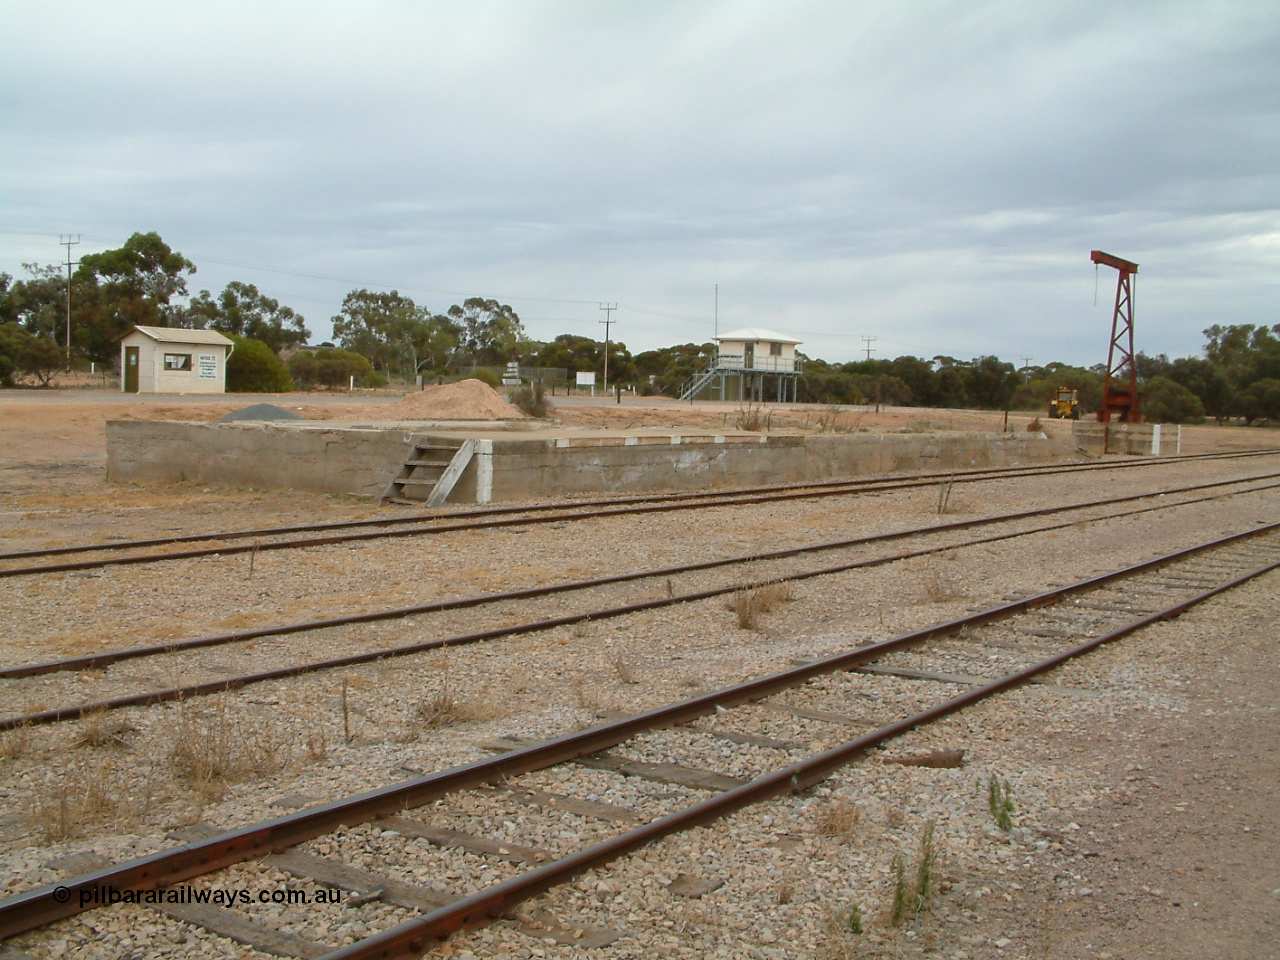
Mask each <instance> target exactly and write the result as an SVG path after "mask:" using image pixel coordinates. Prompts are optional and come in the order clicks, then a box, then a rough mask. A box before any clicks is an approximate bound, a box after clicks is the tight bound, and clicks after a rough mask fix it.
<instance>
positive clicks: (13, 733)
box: [0, 723, 31, 760]
mask: <svg viewBox="0 0 1280 960" xmlns="http://www.w3.org/2000/svg"><path fill="white" fill-rule="evenodd" d="M30 752H31V725H30V724H28V723H20V724H18V725H17V726H16V727H14V728H13V729H11V730H5V731H3V732H0V760H21V759H22V758H23V757H25V756H26V755H27V754H28V753H30Z"/></svg>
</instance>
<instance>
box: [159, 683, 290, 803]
mask: <svg viewBox="0 0 1280 960" xmlns="http://www.w3.org/2000/svg"><path fill="white" fill-rule="evenodd" d="M176 720H177V722H176V723H175V724H174V725H173V738H172V741H171V742H170V745H169V758H168V759H169V768H170V770H171V771H172V773H173V775H174V778H175V779H176V780H178V781H179V782H182V783H186V784H188V785H189V786H190V787H192V788H193V789H195V790H196V791H197V792H199V793H200V794H201V795H202V796H204V797H206V798H209V799H217V798H220V797H221V796H222V795H223V794H224V793H225V791H226V786H227V784H228V783H234V782H237V781H241V780H248V779H250V778H252V777H255V776H266V775H268V774H272V773H275V772H276V771H278V770H281V769H283V768H284V767H285V766H286V765H287V764H288V763H289V760H290V758H291V753H292V751H291V750H290V748H289V745H288V744H287V743H285V742H284V740H283V739H281V738H280V737H279V736H277V735H276V734H275V733H274V732H273V731H271V730H270V729H269V728H268V727H267V726H265V725H263V724H261V723H258V722H257V721H253V720H250V719H248V718H237V719H233V718H231V717H230V716H229V714H228V713H227V704H226V701H225V700H223V699H218V700H217V701H215V702H214V703H213V704H212V706H211V707H206V708H204V709H200V710H197V709H196V708H195V707H193V706H192V705H191V704H190V703H186V702H180V703H179V704H178V715H177V718H176Z"/></svg>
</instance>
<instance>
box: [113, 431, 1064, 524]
mask: <svg viewBox="0 0 1280 960" xmlns="http://www.w3.org/2000/svg"><path fill="white" fill-rule="evenodd" d="M430 435H431V434H430V433H429V432H428V431H426V430H424V431H422V432H417V431H414V430H406V429H403V428H390V427H388V428H378V427H376V426H371V425H364V424H362V425H360V426H350V425H347V426H343V425H340V424H335V423H328V424H314V423H309V424H298V423H292V422H290V423H258V422H240V423H185V422H178V421H162V420H113V421H110V422H108V424H107V476H108V479H110V480H113V481H117V482H120V481H128V480H149V481H164V480H169V481H174V480H180V479H184V478H185V479H188V480H199V481H201V482H204V483H217V484H221V485H227V486H253V487H267V488H276V489H296V490H308V491H312V492H316V493H345V494H354V495H358V496H369V497H376V496H380V495H381V494H382V492H383V491H384V490H385V489H386V486H387V483H388V481H389V480H390V479H391V478H392V477H393V476H395V475H396V473H397V471H398V470H399V469H400V466H401V465H402V463H403V462H404V459H405V455H406V454H407V452H408V450H409V448H410V445H411V444H412V443H413V442H414V441H415V440H418V439H422V438H425V437H429V436H430ZM1058 455H1059V453H1058V450H1057V449H1055V447H1054V446H1053V444H1051V443H1050V442H1049V441H1048V440H1047V439H1046V438H1045V436H1044V434H1040V433H1036V434H1026V433H1021V434H890V435H883V436H881V435H871V434H861V435H849V436H843V435H831V436H816V437H801V436H763V437H762V436H757V435H746V436H741V435H739V436H723V437H713V436H697V437H694V436H680V435H676V436H657V437H655V436H641V437H636V436H620V435H610V436H607V437H600V436H596V437H578V436H574V435H571V434H566V435H565V436H563V437H559V438H554V437H553V438H546V437H538V438H518V437H502V438H487V439H486V438H478V439H477V441H476V453H475V456H474V457H473V458H472V462H471V464H470V465H469V466H468V467H467V469H466V471H465V473H464V474H463V475H462V478H461V479H460V481H459V482H458V484H457V486H456V487H455V488H454V490H453V493H452V494H451V495H450V497H449V501H450V502H451V503H489V502H491V501H506V500H527V499H539V498H554V497H559V496H565V495H571V494H599V493H646V492H652V491H661V490H682V491H697V490H706V489H711V488H714V487H740V486H755V485H762V484H771V483H792V482H801V481H806V480H826V479H831V478H834V477H848V476H858V475H866V474H880V473H890V472H894V471H912V470H925V471H928V470H953V469H954V470H960V469H966V468H972V467H1001V466H1010V465H1013V464H1026V463H1039V462H1045V461H1049V460H1053V459H1055V458H1056V456H1058Z"/></svg>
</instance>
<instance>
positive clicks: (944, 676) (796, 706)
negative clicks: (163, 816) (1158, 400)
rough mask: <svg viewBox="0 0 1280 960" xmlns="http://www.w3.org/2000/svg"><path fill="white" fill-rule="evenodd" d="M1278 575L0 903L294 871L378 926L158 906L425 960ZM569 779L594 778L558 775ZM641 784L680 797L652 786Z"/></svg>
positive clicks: (1078, 594)
mask: <svg viewBox="0 0 1280 960" xmlns="http://www.w3.org/2000/svg"><path fill="white" fill-rule="evenodd" d="M1278 566H1280V524H1266V525H1263V526H1260V527H1258V528H1256V529H1252V530H1247V531H1244V532H1241V533H1236V534H1233V535H1230V536H1226V537H1221V538H1218V539H1215V540H1211V541H1207V542H1203V543H1199V544H1196V545H1194V546H1191V547H1188V548H1185V549H1182V550H1178V551H1176V552H1173V553H1169V554H1166V555H1164V556H1161V557H1158V558H1154V559H1151V560H1148V561H1145V562H1142V563H1138V564H1134V565H1132V566H1128V567H1125V568H1122V569H1119V570H1115V571H1112V572H1109V573H1106V574H1103V575H1100V576H1094V577H1091V578H1088V579H1086V580H1082V581H1079V582H1075V583H1071V584H1067V585H1064V586H1061V587H1056V588H1054V589H1051V590H1047V591H1043V592H1040V593H1036V594H1034V595H1031V596H1025V597H1020V598H1016V599H1012V600H1009V601H1008V602H1002V603H999V604H997V605H995V606H991V607H988V608H984V609H981V610H977V611H975V612H972V613H970V614H969V615H967V616H963V617H959V618H956V619H952V620H949V621H947V622H944V623H940V624H936V625H934V626H931V627H928V628H926V629H923V630H916V631H912V632H909V633H904V634H901V635H899V636H896V637H893V638H891V639H887V640H883V641H879V642H876V643H871V644H868V645H866V646H863V647H860V648H856V649H850V650H847V651H844V652H841V653H838V654H835V655H832V656H827V657H823V658H821V659H818V660H814V661H809V662H804V663H801V664H798V665H796V666H793V667H791V668H790V669H787V670H784V671H782V672H779V673H775V674H772V675H770V676H766V677H761V678H759V679H756V680H752V681H749V682H746V683H741V684H738V685H736V686H732V687H728V688H725V689H720V690H715V691H711V692H706V693H700V694H697V695H694V696H692V697H690V698H688V699H685V700H683V701H681V702H678V703H672V704H670V705H668V706H665V707H662V708H659V709H654V710H649V711H647V712H645V713H642V714H639V715H635V716H628V717H622V718H618V719H613V720H610V721H608V722H606V723H603V724H600V725H598V726H596V727H593V728H590V729H588V730H583V731H580V732H576V733H571V734H568V735H564V736H560V737H557V738H555V739H552V740H549V741H545V742H541V743H533V744H528V743H522V742H519V741H514V740H507V741H501V742H497V743H493V744H490V745H489V746H490V747H491V748H492V750H493V751H494V755H493V756H490V757H488V758H486V759H481V760H476V761H474V762H471V763H467V764H464V765H461V766H458V767H454V768H451V769H447V770H442V771H439V772H434V773H428V774H425V775H422V776H418V777H414V778H413V779H411V780H409V781H406V782H403V783H398V784H394V785H392V786H388V787H383V788H380V789H376V790H372V791H369V792H366V793H363V794H360V795H358V796H353V797H349V798H346V799H343V800H338V801H334V802H329V803H319V804H317V805H315V806H313V807H309V808H306V809H302V810H299V811H297V812H295V813H293V814H289V815H287V816H283V817H278V818H275V819H273V820H270V821H265V822H261V823H255V824H252V825H250V826H247V827H244V828H239V829H234V830H227V831H217V830H212V831H211V830H209V829H203V830H195V831H192V832H189V833H187V834H186V835H184V837H183V839H184V841H185V842H183V843H182V844H181V845H180V846H177V847H175V848H172V849H168V850H164V851H161V852H159V853H155V854H152V855H150V856H146V857H142V858H139V859H136V860H132V861H128V862H124V863H119V864H111V863H100V862H99V863H90V864H88V865H89V866H90V867H91V868H92V869H90V870H88V871H87V872H80V873H77V874H76V875H73V876H68V877H66V878H65V879H64V880H63V881H61V882H60V883H54V884H48V885H46V886H43V887H40V888H37V889H33V890H29V891H26V892H23V893H19V894H17V895H15V896H11V897H9V898H7V899H5V900H3V901H0V937H14V936H16V935H20V934H28V933H29V932H30V931H36V930H38V929H39V928H41V927H46V926H48V925H50V924H56V923H59V922H60V921H63V920H66V919H67V918H70V917H73V916H76V915H78V914H80V913H82V912H84V911H86V910H90V909H93V908H94V907H95V905H96V904H97V903H100V902H101V901H100V900H95V897H98V896H100V895H103V891H110V890H115V891H156V890H161V891H173V890H177V889H180V888H179V887H178V886H177V885H179V884H183V883H185V882H186V881H192V880H195V881H196V883H195V884H193V885H192V886H193V887H194V889H197V890H199V889H204V890H208V889H211V888H213V887H216V886H218V885H219V884H221V885H223V886H226V885H228V884H233V885H235V886H240V887H243V886H245V885H250V886H252V885H254V884H257V885H258V886H259V887H263V888H266V887H270V886H272V885H273V884H274V882H275V881H274V878H275V877H277V876H279V875H280V874H282V873H283V874H286V875H288V877H289V878H290V880H289V881H288V885H289V887H290V889H299V890H302V889H305V890H314V889H317V888H325V889H337V890H340V891H344V892H345V894H344V896H345V898H346V899H345V901H344V902H345V904H346V906H345V907H344V909H347V910H359V911H363V912H366V913H367V914H368V915H369V916H370V917H371V920H370V925H372V926H377V927H380V928H381V929H380V932H377V933H374V934H372V935H369V936H365V937H363V938H360V939H357V940H354V942H346V943H329V942H324V941H322V940H316V939H311V938H308V937H306V936H303V935H300V934H298V933H297V932H294V931H293V930H290V929H282V928H281V926H282V925H281V923H280V922H279V916H278V915H277V914H276V913H273V912H272V911H271V910H269V909H265V908H262V907H260V906H258V905H257V904H254V903H244V904H239V903H238V904H235V905H234V908H230V907H225V906H221V905H210V904H208V903H205V904H198V903H192V902H173V901H172V900H166V899H165V897H164V896H159V897H156V898H154V899H156V900H158V901H159V902H155V903H151V904H149V905H148V906H147V907H146V908H147V909H150V910H154V911H155V913H156V914H157V915H164V916H163V917H162V919H164V920H165V922H167V923H169V922H172V923H179V924H184V925H195V926H198V927H202V928H203V929H204V930H206V931H209V932H212V933H214V934H217V935H219V936H224V937H229V938H231V939H233V940H236V941H238V942H240V943H243V944H247V945H250V946H252V947H254V948H255V949H259V950H264V951H266V952H269V953H273V954H275V955H277V956H293V957H325V958H327V960H338V958H343V960H369V958H375V957H376V958H392V957H417V956H421V955H422V954H423V953H425V952H426V951H427V950H429V949H430V948H431V947H432V946H433V945H435V944H438V943H439V942H440V941H442V940H444V939H446V938H448V937H449V936H450V935H452V934H453V933H455V932H457V931H459V930H462V929H466V928H470V927H475V926H478V925H482V924H485V923H488V922H490V921H491V920H493V919H494V918H498V917H503V916H509V915H510V914H511V912H512V911H513V910H516V909H518V908H519V907H520V906H521V905H522V904H524V903H526V902H527V901H528V900H530V899H531V898H532V897H535V896H537V895H539V894H542V893H546V892H548V891H551V892H552V894H551V895H552V896H553V897H555V896H558V895H559V893H558V890H559V888H561V887H562V885H563V884H565V883H566V882H567V881H569V880H571V879H573V878H575V877H578V876H580V875H582V874H583V873H584V872H586V871H589V870H596V871H606V870H608V869H609V864H611V863H613V862H614V861H616V860H618V859H619V858H622V857H625V856H626V855H627V854H628V853H630V852H632V851H636V850H638V849H640V848H642V847H645V846H647V845H650V844H653V843H654V842H655V841H658V840H661V839H662V838H664V837H668V836H672V835H674V834H678V833H680V832H682V831H687V830H689V829H690V828H692V827H695V826H700V825H705V824H709V823H711V822H713V821H715V820H717V819H719V818H722V817H724V816H726V815H727V814H729V813H732V812H734V811H737V810H740V809H742V808H744V807H746V806H749V805H751V804H756V803H763V802H767V801H769V800H770V799H773V798H777V797H781V796H784V795H786V794H790V793H795V792H798V791H803V790H805V789H808V788H809V787H811V786H813V785H815V784H817V783H819V782H821V781H822V780H823V779H824V778H826V777H827V776H829V775H830V774H831V773H832V772H834V771H835V770H837V769H839V768H840V767H842V766H844V765H847V764H849V763H853V762H857V761H858V760H859V759H860V758H863V757H865V756H866V755H867V752H868V751H870V750H872V749H874V748H875V747H877V746H879V745H881V744H884V743H886V742H887V741H890V740H892V739H893V738H895V737H898V736H901V735H902V734H904V733H906V732H908V731H910V730H912V729H914V728H917V727H919V726H921V725H924V724H928V723H931V722H933V721H935V720H937V719H940V718H942V717H944V716H947V715H949V714H952V713H954V712H956V711H959V710H963V709H964V708H966V707H968V706H970V705H972V704H975V703H978V702H980V701H981V700H983V699H986V698H989V697H992V696H995V695H998V694H999V693H1001V692H1003V691H1006V690H1009V689H1012V688H1014V687H1018V686H1021V685H1024V684H1027V683H1035V682H1038V681H1040V680H1042V679H1044V676H1043V675H1044V674H1046V673H1048V672H1050V671H1052V670H1053V669H1054V668H1055V667H1058V666H1060V665H1062V664H1064V663H1067V662H1069V661H1071V660H1073V659H1076V658H1079V657H1082V656H1085V655H1086V654H1088V653H1089V652H1090V651H1092V650H1095V649H1097V648H1098V647H1100V646H1102V645H1104V644H1108V643H1112V642H1115V641H1117V640H1120V639H1121V638H1123V637H1125V636H1127V635H1129V634H1131V633H1133V632H1135V631H1138V630H1141V629H1143V628H1144V627H1147V626H1149V625H1151V624H1154V623H1157V622H1159V621H1162V620H1166V619H1169V618H1172V617H1176V616H1178V615H1179V614H1181V613H1183V612H1184V611H1186V610H1188V609H1190V608H1192V607H1194V606H1196V605H1197V604H1200V603H1203V602H1205V601H1206V600H1209V599H1211V598H1213V597H1215V596H1218V595H1220V594H1222V593H1224V592H1226V591H1229V590H1231V589H1233V588H1235V587H1237V586H1239V585H1241V584H1243V583H1247V582H1249V581H1250V580H1252V579H1254V578H1257V577H1259V576H1261V575H1263V574H1265V573H1268V572H1270V571H1272V570H1274V569H1276V568H1277V567H1278ZM851 731H854V732H855V735H853V736H852V737H851V736H850V732H851ZM566 765H567V766H571V767H572V768H573V769H574V770H575V771H579V773H575V775H574V776H572V777H568V778H558V777H556V776H554V774H555V772H556V771H557V770H558V769H561V768H564V767H565V766H566ZM566 782H567V783H570V784H584V783H589V784H590V796H585V795H581V794H575V793H564V792H561V791H562V789H563V784H564V783H566ZM636 782H641V783H651V784H653V783H657V784H661V785H662V787H661V789H660V790H656V791H653V792H650V793H638V792H637V791H636V790H635V789H634V788H633V787H631V786H629V784H633V783H636ZM528 837H533V838H536V839H532V840H530V839H527V838H528ZM428 848H429V850H428ZM371 863H372V864H376V865H377V868H376V870H375V869H370V866H369V864H371ZM218 871H230V872H231V873H230V874H227V875H223V874H219V875H216V876H215V874H216V873H217V872H218ZM219 876H222V879H221V880H220V879H219ZM228 876H230V879H228V878H227V877H228ZM484 877H488V878H489V879H488V880H484V879H482V878H484ZM312 912H313V913H314V912H317V911H312ZM375 921H376V922H375ZM524 923H525V926H526V929H528V930H529V932H530V933H531V935H534V936H540V937H548V936H550V937H559V938H567V939H568V942H576V943H580V944H583V945H584V946H585V945H588V944H590V945H598V944H601V943H607V942H609V940H610V939H611V938H614V937H617V936H620V935H623V934H625V932H626V924H627V920H626V918H625V917H617V918H615V921H614V923H613V926H611V927H592V926H589V925H586V924H578V925H577V926H576V927H573V928H571V929H568V930H563V929H560V928H558V927H555V928H552V927H548V926H546V925H544V924H541V923H540V921H538V920H537V918H536V917H534V916H532V915H529V917H528V919H526V920H525V921H524ZM292 926H293V927H294V928H295V929H296V928H297V926H298V924H296V923H295V924H292ZM58 935H59V936H64V937H65V936H66V932H65V931H60V932H59V934H58ZM347 939H348V940H350V939H352V938H347ZM23 945H24V943H18V944H15V945H14V947H15V949H21V948H22V946H23Z"/></svg>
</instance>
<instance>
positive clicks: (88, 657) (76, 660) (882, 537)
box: [0, 472, 1280, 680]
mask: <svg viewBox="0 0 1280 960" xmlns="http://www.w3.org/2000/svg"><path fill="white" fill-rule="evenodd" d="M1278 477H1280V472H1276V473H1265V474H1259V475H1258V476H1254V477H1245V478H1243V479H1234V480H1216V481H1214V482H1212V483H1199V484H1190V485H1188V486H1185V487H1174V488H1171V489H1168V490H1161V491H1160V492H1159V493H1138V494H1129V495H1126V496H1123V497H1111V498H1107V499H1104V500H1093V501H1087V502H1084V503H1075V504H1064V505H1059V506H1056V507H1044V508H1038V509H1035V510H1023V511H1018V512H1016V513H1009V514H1002V515H1000V516H996V517H980V518H977V519H973V520H955V521H951V522H949V523H941V524H934V525H933V526H929V527H913V528H910V529H907V530H897V531H892V532H890V533H880V534H870V535H867V536H864V537H854V538H852V539H848V540H832V541H827V542H825V543H817V544H811V545H806V546H799V547H787V548H785V549H781V550H771V551H767V552H764V553H752V554H743V555H739V556H736V557H724V558H720V559H716V560H701V561H698V562H695V563H686V564H680V565H678V566H674V567H661V568H658V569H653V570H641V571H637V572H633V573H620V574H614V575H612V576H608V577H596V578H593V579H590V580H572V581H568V582H564V583H556V584H547V585H544V586H539V587H525V588H522V589H519V590H507V591H503V592H502V593H482V594H477V595H475V596H471V597H460V598H458V599H454V600H437V601H432V602H431V603H427V604H416V605H414V606H411V607H394V608H391V609H388V610H374V611H368V612H366V613H358V614H344V615H342V616H339V617H327V618H324V619H322V620H304V621H301V622H299V623H291V624H282V625H277V626H271V627H261V628H257V629H253V630H237V631H234V632H232V633H224V634H214V635H212V636H206V637H192V638H189V639H187V640H173V641H168V642H165V643H157V644H149V645H147V646H141V647H128V648H124V649H120V650H112V651H106V652H103V653H96V654H85V655H84V656H80V657H66V658H64V659H61V660H48V661H45V662H42V663H33V664H23V665H20V666H14V667H0V680H12V679H18V678H22V677H33V676H39V675H41V674H45V673H58V672H63V671H69V670H93V669H98V668H100V667H106V666H110V665H111V664H113V663H119V662H121V661H124V660H134V659H139V658H142V657H149V656H160V655H162V654H166V653H176V652H180V651H183V650H194V649H199V648H203V647H216V646H222V645H224V644H229V643H240V642H243V641H246V640H256V639H261V638H262V637H273V636H283V635H287V634H292V633H303V632H308V631H311V630H323V629H327V628H329V627H339V626H349V625H351V624H355V623H372V622H376V621H379V620H397V619H403V618H405V617H411V616H418V615H421V614H426V613H442V612H445V611H449V610H461V609H466V608H470V607H477V606H482V605H484V604H488V603H498V602H502V601H507V600H529V599H533V598H536V597H544V596H550V595H552V594H557V593H567V592H571V591H575V590H589V589H592V588H595V587H601V586H611V585H614V584H618V583H627V582H630V581H634V580H646V579H651V578H655V577H670V576H676V575H679V574H683V573H692V572H696V571H699V570H710V569H714V568H716V567H724V566H731V565H734V564H739V563H752V562H757V561H768V560H780V559H786V558H788V557H794V556H799V555H800V554H804V553H817V552H820V551H824V550H840V549H846V548H848V547H856V546H864V545H866V544H869V543H880V542H886V541H892V540H902V539H905V538H907V537H913V536H928V535H930V534H934V533H946V532H949V531H953V530H965V529H970V528H973V527H979V526H988V525H990V524H993V523H1005V522H1013V521H1015V520H1025V519H1027V518H1029V517H1042V516H1050V515H1052V514H1055V513H1064V512H1068V511H1072V510H1086V509H1089V508H1092V507H1099V506H1110V505H1112V504H1119V503H1128V502H1131V501H1134V500H1144V499H1147V498H1149V497H1153V496H1169V495H1171V494H1180V493H1190V492H1193V491H1197V490H1212V489H1215V488H1218V487H1227V486H1234V485H1238V484H1246V483H1257V482H1259V481H1263V480H1274V479H1276V478H1278ZM1274 486H1275V484H1268V485H1265V486H1262V487H1257V488H1254V489H1252V490H1241V491H1236V492H1234V493H1232V494H1231V495H1232V496H1234V495H1235V494H1236V493H1254V492H1257V491H1260V490H1267V489H1271V488H1272V487H1274ZM1203 499H1204V498H1197V499H1195V500H1190V501H1186V502H1187V503H1200V502H1202V501H1203ZM1209 499H1216V498H1209ZM1181 505H1183V504H1181V503H1178V504H1161V506H1162V507H1173V506H1181Z"/></svg>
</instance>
